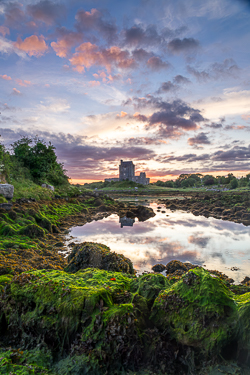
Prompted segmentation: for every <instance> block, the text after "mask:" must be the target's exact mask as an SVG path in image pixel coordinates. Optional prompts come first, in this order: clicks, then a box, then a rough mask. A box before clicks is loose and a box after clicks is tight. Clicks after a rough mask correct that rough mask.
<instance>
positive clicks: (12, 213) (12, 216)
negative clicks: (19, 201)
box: [8, 210, 17, 221]
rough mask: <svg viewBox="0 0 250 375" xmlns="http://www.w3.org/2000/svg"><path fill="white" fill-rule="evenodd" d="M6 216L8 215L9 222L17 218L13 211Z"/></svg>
mask: <svg viewBox="0 0 250 375" xmlns="http://www.w3.org/2000/svg"><path fill="white" fill-rule="evenodd" d="M8 215H9V218H10V219H11V220H14V221H15V220H16V218H17V213H16V212H15V211H14V210H11V211H10V212H9V213H8Z"/></svg>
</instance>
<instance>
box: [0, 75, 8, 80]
mask: <svg viewBox="0 0 250 375" xmlns="http://www.w3.org/2000/svg"><path fill="white" fill-rule="evenodd" d="M0 77H1V78H2V79H5V80H6V81H11V77H10V76H7V75H6V74H4V75H0Z"/></svg>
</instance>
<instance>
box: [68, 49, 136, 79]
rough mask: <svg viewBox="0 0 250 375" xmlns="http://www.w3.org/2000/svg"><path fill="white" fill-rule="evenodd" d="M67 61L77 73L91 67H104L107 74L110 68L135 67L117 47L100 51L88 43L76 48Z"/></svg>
mask: <svg viewBox="0 0 250 375" xmlns="http://www.w3.org/2000/svg"><path fill="white" fill-rule="evenodd" d="M69 61H70V62H71V64H72V65H73V66H74V69H75V70H76V71H78V72H79V73H83V72H84V71H85V68H90V67H91V66H93V65H99V66H104V67H105V68H106V70H107V71H108V72H109V73H110V71H111V68H112V67H116V68H120V69H128V68H133V67H135V65H136V63H135V60H134V59H133V58H131V57H130V54H129V52H128V51H126V50H125V51H123V50H121V49H120V48H119V47H117V46H113V47H111V48H108V49H102V50H100V49H99V48H98V46H97V45H95V44H92V43H90V42H87V43H83V44H81V45H80V46H79V47H78V48H76V52H75V53H74V55H73V56H72V58H71V59H70V60H69Z"/></svg>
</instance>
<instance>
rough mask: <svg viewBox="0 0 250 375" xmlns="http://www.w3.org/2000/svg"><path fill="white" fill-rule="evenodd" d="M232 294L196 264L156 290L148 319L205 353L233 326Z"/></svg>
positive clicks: (228, 334) (222, 340) (220, 342)
mask: <svg viewBox="0 0 250 375" xmlns="http://www.w3.org/2000/svg"><path fill="white" fill-rule="evenodd" d="M233 297H234V295H233V293H232V292H230V291H229V290H228V288H227V287H226V286H225V285H224V283H223V282H222V281H221V280H219V278H217V277H212V276H211V275H210V273H209V272H207V271H205V270H204V269H201V268H196V269H194V270H191V271H189V272H187V273H186V274H185V275H184V276H183V277H182V278H181V279H180V280H179V281H178V282H176V283H175V284H173V286H171V287H170V288H168V289H166V290H165V291H164V292H162V293H160V295H159V296H158V298H157V299H156V301H155V303H154V309H153V314H152V320H153V321H154V322H155V324H156V325H157V326H158V327H161V329H168V330H169V332H170V334H171V336H172V337H173V338H175V339H176V340H177V341H178V342H180V343H182V344H184V345H190V346H194V347H199V348H202V349H203V350H204V351H205V352H206V353H209V352H210V351H211V350H213V349H215V348H216V349H218V348H220V347H222V346H223V345H224V344H225V343H226V342H227V341H228V340H230V339H231V338H233V337H234V336H235V334H236V329H237V306H236V304H235V302H234V299H233Z"/></svg>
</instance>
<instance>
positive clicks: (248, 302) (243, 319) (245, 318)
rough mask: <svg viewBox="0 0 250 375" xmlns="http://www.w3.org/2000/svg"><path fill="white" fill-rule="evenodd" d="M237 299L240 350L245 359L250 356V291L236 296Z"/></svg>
mask: <svg viewBox="0 0 250 375" xmlns="http://www.w3.org/2000/svg"><path fill="white" fill-rule="evenodd" d="M235 301H236V302H237V305H238V309H239V325H238V337H239V338H240V340H239V348H238V350H239V351H240V356H242V357H243V358H242V360H244V359H246V358H247V357H250V292H249V293H246V294H243V295H240V296H236V297H235ZM249 364H250V359H249Z"/></svg>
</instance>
